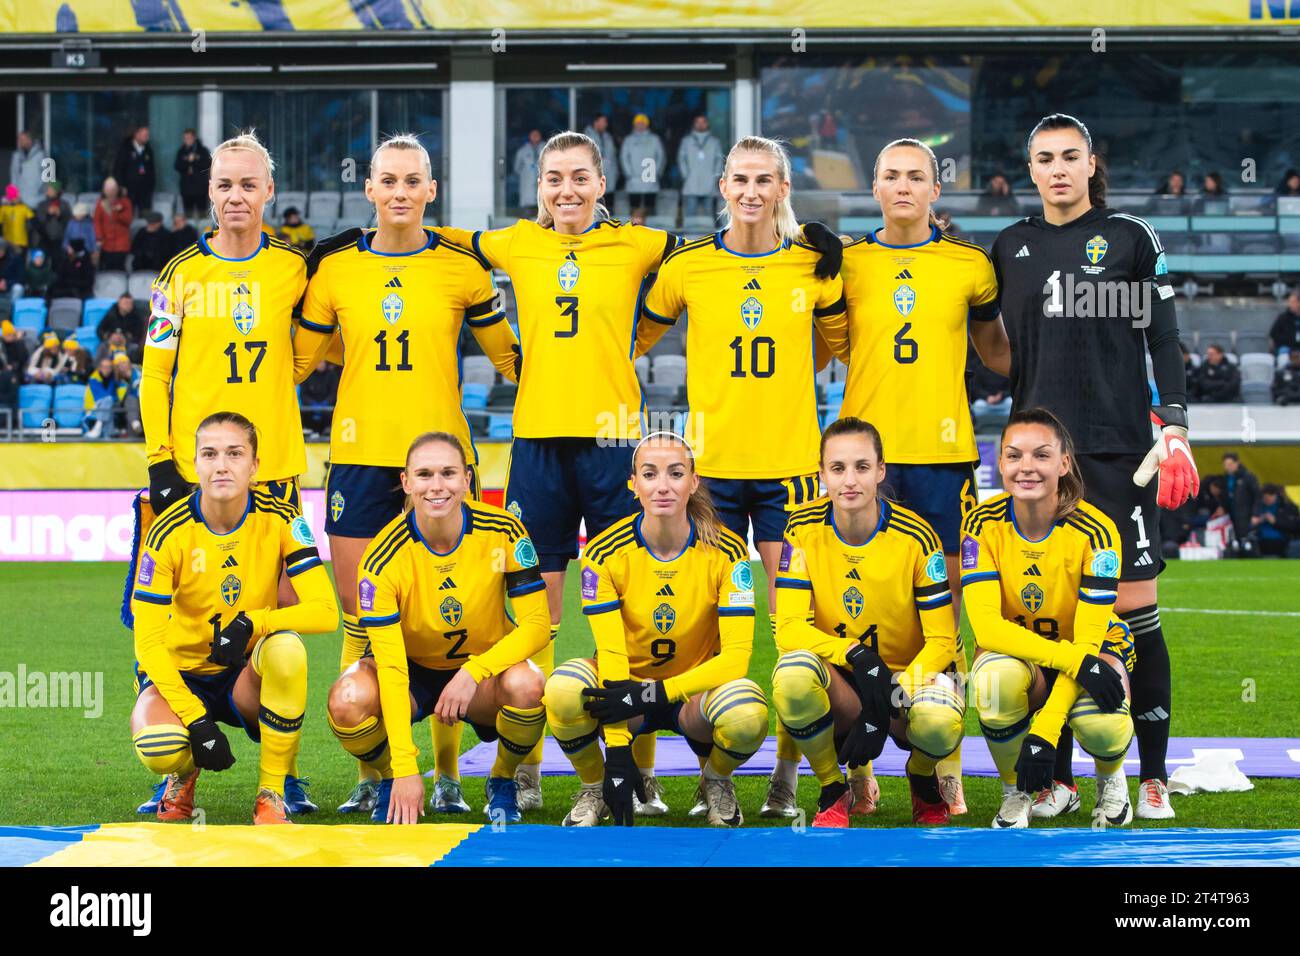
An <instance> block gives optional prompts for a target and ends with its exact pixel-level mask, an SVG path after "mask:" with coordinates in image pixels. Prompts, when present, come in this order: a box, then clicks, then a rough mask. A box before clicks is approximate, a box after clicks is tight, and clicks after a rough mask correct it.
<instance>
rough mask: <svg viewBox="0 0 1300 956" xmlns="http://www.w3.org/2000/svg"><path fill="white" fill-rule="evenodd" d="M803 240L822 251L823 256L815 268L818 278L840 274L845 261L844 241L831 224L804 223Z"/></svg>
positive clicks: (828, 277)
mask: <svg viewBox="0 0 1300 956" xmlns="http://www.w3.org/2000/svg"><path fill="white" fill-rule="evenodd" d="M803 241H804V242H806V243H808V245H810V246H812V247H813V248H814V249H816V250H817V251H818V252H820V253H821V258H819V259H818V260H817V265H816V266H815V267H814V268H813V274H814V275H815V276H817V278H819V279H830V278H833V277H834V276H837V275H839V274H840V264H841V263H842V262H843V261H844V243H843V242H841V241H840V237H839V236H837V235H836V234H835V232H834V231H832V230H831V228H830V227H829V226H827V225H826V224H825V223H821V222H806V223H804V225H803Z"/></svg>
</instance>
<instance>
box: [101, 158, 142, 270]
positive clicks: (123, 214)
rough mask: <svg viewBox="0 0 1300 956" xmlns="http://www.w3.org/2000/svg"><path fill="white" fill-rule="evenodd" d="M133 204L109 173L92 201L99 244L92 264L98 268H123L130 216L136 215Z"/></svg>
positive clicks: (129, 242)
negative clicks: (99, 191) (97, 198)
mask: <svg viewBox="0 0 1300 956" xmlns="http://www.w3.org/2000/svg"><path fill="white" fill-rule="evenodd" d="M136 208H137V207H136V206H135V205H134V204H133V203H132V202H131V198H130V197H129V196H124V195H122V187H121V186H120V185H118V182H117V180H116V179H114V178H113V177H112V176H109V177H108V178H107V179H105V180H104V188H103V191H102V192H101V193H100V196H99V202H97V203H95V235H96V236H97V237H98V238H99V246H100V254H99V257H98V258H97V259H96V263H95V264H96V265H98V266H99V267H100V268H101V269H109V270H114V271H118V272H121V271H123V270H125V269H126V254H127V253H128V252H130V251H131V220H132V219H134V218H135V210H136ZM138 208H140V209H141V210H143V209H144V208H146V207H143V206H141V207H138Z"/></svg>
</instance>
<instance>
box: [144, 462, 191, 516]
mask: <svg viewBox="0 0 1300 956" xmlns="http://www.w3.org/2000/svg"><path fill="white" fill-rule="evenodd" d="M189 491H190V486H189V483H188V482H187V481H186V480H185V479H184V478H182V477H181V473H180V472H179V471H178V470H177V469H176V462H174V461H172V460H171V459H170V458H168V459H167V460H166V461H160V462H158V463H157V464H153V465H150V466H149V507H151V508H153V511H154V514H162V513H163V510H164V509H166V508H167V507H168V506H169V505H171V504H173V503H175V502H177V501H179V500H180V499H181V498H184V497H185V496H186V495H187V494H189Z"/></svg>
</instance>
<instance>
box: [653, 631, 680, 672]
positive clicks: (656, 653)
mask: <svg viewBox="0 0 1300 956" xmlns="http://www.w3.org/2000/svg"><path fill="white" fill-rule="evenodd" d="M650 656H651V657H653V658H654V659H655V661H654V663H653V664H651V665H650V666H651V667H663V666H664V665H665V664H667V663H668V662H669V661H671V660H672V659H673V658H674V657H676V656H677V642H676V641H674V640H672V639H670V638H667V637H658V638H655V639H654V640H653V641H651V642H650Z"/></svg>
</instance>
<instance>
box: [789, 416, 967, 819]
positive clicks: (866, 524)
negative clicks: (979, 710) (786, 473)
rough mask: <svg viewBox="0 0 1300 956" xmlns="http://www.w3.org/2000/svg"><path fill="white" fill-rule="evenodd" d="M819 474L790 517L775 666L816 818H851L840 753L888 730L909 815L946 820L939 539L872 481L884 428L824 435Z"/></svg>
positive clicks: (862, 425) (948, 685)
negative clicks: (815, 487)
mask: <svg viewBox="0 0 1300 956" xmlns="http://www.w3.org/2000/svg"><path fill="white" fill-rule="evenodd" d="M821 480H822V482H823V483H824V484H825V485H826V494H827V497H826V498H824V499H822V500H820V501H815V502H812V503H811V504H807V505H804V506H803V507H802V508H797V509H795V511H794V512H793V513H791V515H790V521H789V524H787V525H786V530H785V543H784V546H783V547H782V550H781V560H780V563H779V564H778V570H777V574H778V577H777V579H776V588H777V592H776V593H777V611H778V626H777V632H776V645H777V649H778V650H779V651H781V657H780V658H779V659H778V660H777V663H776V669H775V670H774V671H773V672H772V700H773V702H774V703H775V705H776V712H777V716H778V717H779V718H780V720H781V724H782V725H783V726H784V727H785V728H786V730H787V732H789V733H790V735H791V736H792V737H793V738H794V739H795V740H796V741H797V742H798V746H799V749H800V750H801V751H802V753H803V754H804V756H806V757H807V758H808V763H809V764H810V765H811V766H812V769H813V773H815V774H816V775H817V779H818V781H819V782H820V783H821V786H822V789H821V795H820V796H819V797H818V801H817V814H816V816H815V817H814V818H813V826H815V827H847V826H848V825H849V814H850V813H851V811H852V809H853V802H854V794H853V791H852V790H850V788H849V784H848V783H847V782H846V781H845V780H844V775H843V773H842V772H841V771H840V764H841V763H847V764H848V765H849V767H850V768H853V767H857V766H862V765H864V764H865V763H867V762H868V761H870V760H874V759H875V758H876V757H878V756H879V755H880V752H881V750H882V748H883V747H884V745H885V737H886V736H887V735H889V736H892V737H893V738H894V740H895V742H896V743H897V744H898V746H899V747H901V748H903V749H904V750H910V751H911V756H910V757H909V758H908V761H907V782H908V786H909V788H910V789H911V792H912V820H913V821H914V822H916V823H926V824H942V823H947V822H948V814H949V808H948V804H947V803H946V802H945V801H944V798H943V796H942V794H941V792H940V787H939V779H938V776H937V775H936V773H935V767H936V765H937V763H938V762H939V761H940V760H942V759H943V758H944V757H946V756H948V755H949V754H950V753H952V752H953V750H954V749H956V747H957V746H958V744H960V743H961V737H962V717H963V715H964V713H965V702H964V701H963V698H962V693H961V691H960V690H958V689H957V687H956V684H955V682H954V681H953V679H952V677H951V676H949V673H948V672H952V671H953V670H954V666H955V660H954V659H955V656H956V654H957V638H956V630H955V626H954V622H953V619H952V612H951V610H949V606H950V605H951V604H952V592H951V591H950V590H949V586H948V571H947V567H946V565H945V563H944V559H943V551H942V550H941V545H940V541H939V538H938V536H937V535H935V533H934V532H933V531H932V530H931V529H930V526H929V525H928V524H927V523H926V522H925V520H924V519H923V518H921V517H920V516H918V515H917V514H916V513H915V512H912V511H909V510H907V509H906V508H903V507H901V506H900V505H896V504H894V503H893V502H891V501H889V499H887V498H886V497H884V496H883V495H882V494H880V492H879V489H880V488H881V487H882V484H883V483H884V482H885V463H884V456H883V452H882V447H881V440H880V433H879V432H878V431H876V429H875V428H874V427H873V426H872V425H869V424H867V423H866V422H864V421H862V420H861V419H858V418H841V419H840V420H839V421H836V422H834V423H832V424H831V425H829V426H828V427H827V428H826V431H825V432H824V433H823V434H822V439H821ZM809 612H811V614H812V621H811V622H809V620H808V617H809ZM892 675H897V682H898V685H899V688H900V689H901V694H898V695H897V696H896V695H895V689H894V680H893V676H892ZM891 712H892V714H893V716H892V718H891ZM837 744H838V748H837Z"/></svg>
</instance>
